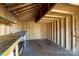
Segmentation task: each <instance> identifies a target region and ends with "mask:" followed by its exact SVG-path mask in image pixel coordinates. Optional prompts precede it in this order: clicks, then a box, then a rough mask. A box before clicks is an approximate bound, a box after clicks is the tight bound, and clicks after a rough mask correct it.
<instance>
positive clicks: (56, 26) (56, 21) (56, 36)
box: [56, 20, 58, 43]
mask: <svg viewBox="0 0 79 59" xmlns="http://www.w3.org/2000/svg"><path fill="white" fill-rule="evenodd" d="M57 33H58V31H57V20H56V43H58V39H57V37H58V34H57Z"/></svg>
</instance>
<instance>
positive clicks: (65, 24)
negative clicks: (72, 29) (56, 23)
mask: <svg viewBox="0 0 79 59" xmlns="http://www.w3.org/2000/svg"><path fill="white" fill-rule="evenodd" d="M64 47H65V48H66V18H64Z"/></svg>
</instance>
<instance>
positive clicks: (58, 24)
mask: <svg viewBox="0 0 79 59" xmlns="http://www.w3.org/2000/svg"><path fill="white" fill-rule="evenodd" d="M60 21H61V19H59V20H58V21H57V32H58V34H57V36H58V37H57V40H58V42H57V44H58V45H61V44H60V41H61V28H60V26H61V25H60Z"/></svg>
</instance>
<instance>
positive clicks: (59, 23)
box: [59, 19, 61, 45]
mask: <svg viewBox="0 0 79 59" xmlns="http://www.w3.org/2000/svg"><path fill="white" fill-rule="evenodd" d="M59 31H60V45H61V19H60V20H59Z"/></svg>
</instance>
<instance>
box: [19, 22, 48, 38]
mask: <svg viewBox="0 0 79 59" xmlns="http://www.w3.org/2000/svg"><path fill="white" fill-rule="evenodd" d="M46 28H47V27H46V24H45V23H35V22H33V21H31V22H18V31H23V30H24V31H27V34H28V38H29V39H47V38H46V37H47V33H46V32H47V31H46V30H47V29H46Z"/></svg>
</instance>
